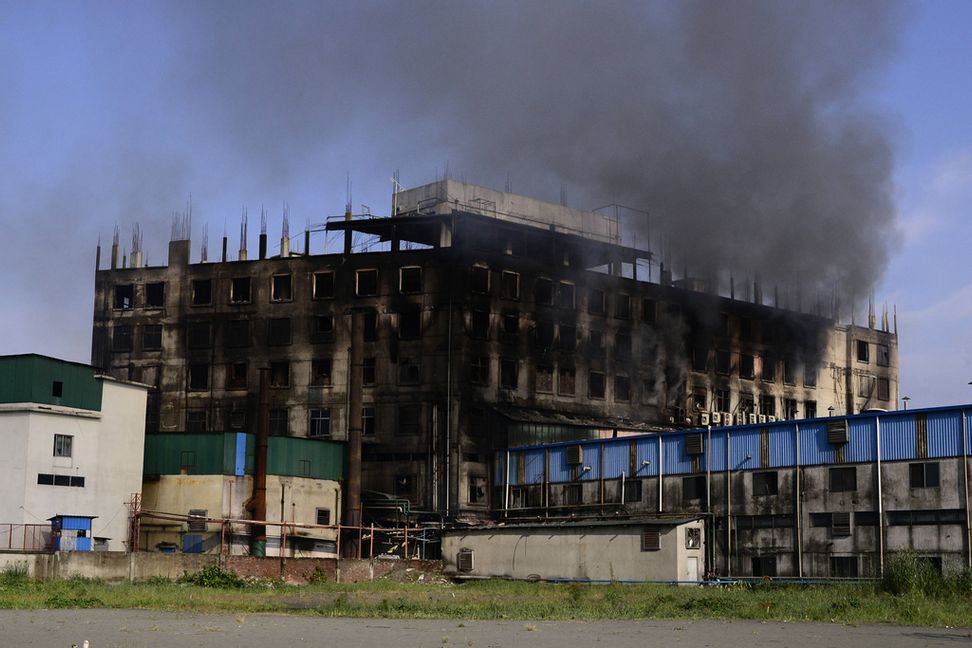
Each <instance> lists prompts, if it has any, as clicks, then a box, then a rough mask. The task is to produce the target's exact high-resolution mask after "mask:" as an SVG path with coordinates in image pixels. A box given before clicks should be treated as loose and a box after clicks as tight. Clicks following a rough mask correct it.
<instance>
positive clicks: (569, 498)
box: [564, 484, 584, 506]
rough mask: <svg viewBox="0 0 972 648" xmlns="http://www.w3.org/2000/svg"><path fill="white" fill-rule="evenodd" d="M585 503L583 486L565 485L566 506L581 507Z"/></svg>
mask: <svg viewBox="0 0 972 648" xmlns="http://www.w3.org/2000/svg"><path fill="white" fill-rule="evenodd" d="M583 503H584V489H583V487H582V485H581V484H565V485H564V504H566V505H567V506H579V505H580V504H583Z"/></svg>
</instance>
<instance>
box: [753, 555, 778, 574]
mask: <svg viewBox="0 0 972 648" xmlns="http://www.w3.org/2000/svg"><path fill="white" fill-rule="evenodd" d="M752 564H753V576H757V577H763V576H765V577H768V578H774V577H776V556H754V557H753V558H752Z"/></svg>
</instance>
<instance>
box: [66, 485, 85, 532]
mask: <svg viewBox="0 0 972 648" xmlns="http://www.w3.org/2000/svg"><path fill="white" fill-rule="evenodd" d="M68 485H69V486H72V487H74V488H84V477H78V476H77V475H71V481H70V483H69V484H68ZM82 533H83V531H78V537H81V534H82Z"/></svg>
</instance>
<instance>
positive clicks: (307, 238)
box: [304, 229, 310, 256]
mask: <svg viewBox="0 0 972 648" xmlns="http://www.w3.org/2000/svg"><path fill="white" fill-rule="evenodd" d="M304 256H310V230H308V229H305V230H304Z"/></svg>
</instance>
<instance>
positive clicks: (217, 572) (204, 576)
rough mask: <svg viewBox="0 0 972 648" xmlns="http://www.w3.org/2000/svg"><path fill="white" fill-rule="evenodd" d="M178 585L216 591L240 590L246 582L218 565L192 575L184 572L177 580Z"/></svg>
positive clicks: (208, 566)
mask: <svg viewBox="0 0 972 648" xmlns="http://www.w3.org/2000/svg"><path fill="white" fill-rule="evenodd" d="M179 582H180V583H186V584H189V585H198V586H200V587H213V588H218V589H242V588H243V587H246V582H245V581H244V580H243V579H242V578H240V577H239V576H237V575H236V574H235V573H233V572H231V571H226V570H225V569H223V568H222V567H220V566H219V565H207V566H206V567H204V568H203V569H202V570H200V571H197V572H196V573H194V574H190V573H189V572H186V573H185V574H183V575H182V576H181V577H180V578H179Z"/></svg>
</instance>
